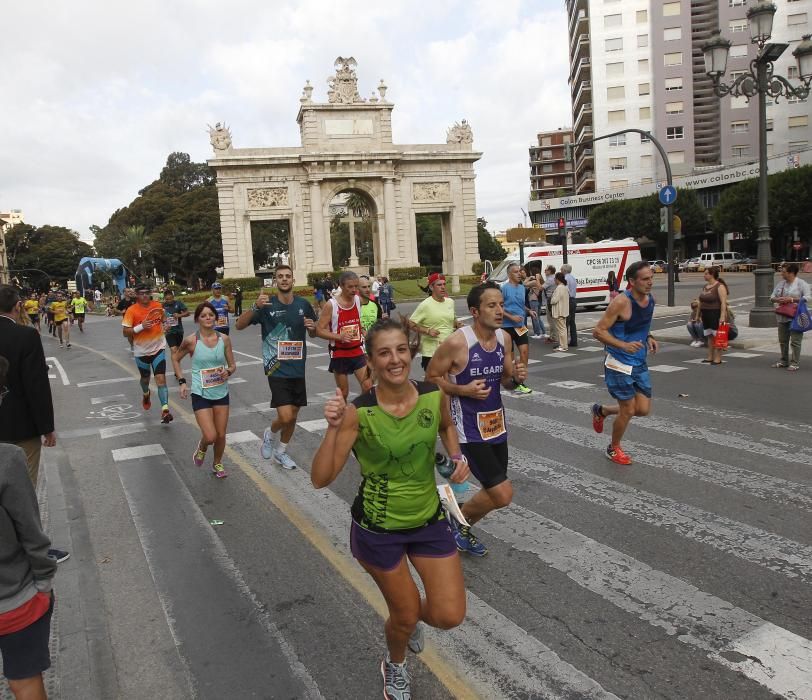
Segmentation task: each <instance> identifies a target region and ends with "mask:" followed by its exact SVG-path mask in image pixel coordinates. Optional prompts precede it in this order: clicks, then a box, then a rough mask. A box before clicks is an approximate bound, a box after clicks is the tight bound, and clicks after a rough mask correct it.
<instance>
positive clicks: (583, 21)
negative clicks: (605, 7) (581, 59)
mask: <svg viewBox="0 0 812 700" xmlns="http://www.w3.org/2000/svg"><path fill="white" fill-rule="evenodd" d="M588 30H589V17H588V16H587V14H586V10H579V11H578V12H577V13H576V14H573V16H572V17H570V21H569V32H570V52H572V50H573V48H575V47H574V43H575V41H576V37H577V36H579V35H580V34H583V33H584V32H587V31H588Z"/></svg>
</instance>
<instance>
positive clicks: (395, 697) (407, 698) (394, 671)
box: [381, 654, 412, 700]
mask: <svg viewBox="0 0 812 700" xmlns="http://www.w3.org/2000/svg"><path fill="white" fill-rule="evenodd" d="M381 675H382V676H383V696H384V698H386V700H412V686H411V678H409V672H408V671H407V670H406V664H405V663H402V664H393V663H392V662H391V661H390V660H389V654H387V655H386V658H385V659H384V660H383V661H381Z"/></svg>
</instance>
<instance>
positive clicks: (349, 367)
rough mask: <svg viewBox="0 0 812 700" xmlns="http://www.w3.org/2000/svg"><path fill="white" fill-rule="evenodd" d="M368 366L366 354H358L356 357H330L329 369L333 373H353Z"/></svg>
mask: <svg viewBox="0 0 812 700" xmlns="http://www.w3.org/2000/svg"><path fill="white" fill-rule="evenodd" d="M366 366H367V358H366V355H358V356H356V357H333V358H331V359H330V366H329V367H328V369H329V370H330V372H332V373H333V374H353V373H354V372H355V371H356V370H359V369H361V368H363V367H366Z"/></svg>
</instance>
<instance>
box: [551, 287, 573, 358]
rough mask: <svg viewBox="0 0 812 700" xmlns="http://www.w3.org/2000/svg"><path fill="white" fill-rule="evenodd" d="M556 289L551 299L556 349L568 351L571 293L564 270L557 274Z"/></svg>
mask: <svg viewBox="0 0 812 700" xmlns="http://www.w3.org/2000/svg"><path fill="white" fill-rule="evenodd" d="M554 279H555V284H556V287H555V291H554V292H553V296H552V299H551V305H550V308H551V317H552V319H553V320H554V321H555V326H556V335H557V336H558V347H557V348H556V350H560V351H561V352H566V351H567V349H568V347H567V319H568V318H569V315H570V308H569V305H570V295H569V290H568V289H567V278H566V275H565V274H564V273H563V272H558V273H556V275H555V278H554ZM550 325H552V323H551V324H550Z"/></svg>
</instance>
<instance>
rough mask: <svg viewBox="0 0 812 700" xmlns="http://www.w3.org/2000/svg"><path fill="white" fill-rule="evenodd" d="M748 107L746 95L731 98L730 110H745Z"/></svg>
mask: <svg viewBox="0 0 812 700" xmlns="http://www.w3.org/2000/svg"><path fill="white" fill-rule="evenodd" d="M745 107H747V98H746V97H745V96H744V95H741V96H740V97H731V98H730V109H744V108H745Z"/></svg>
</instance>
